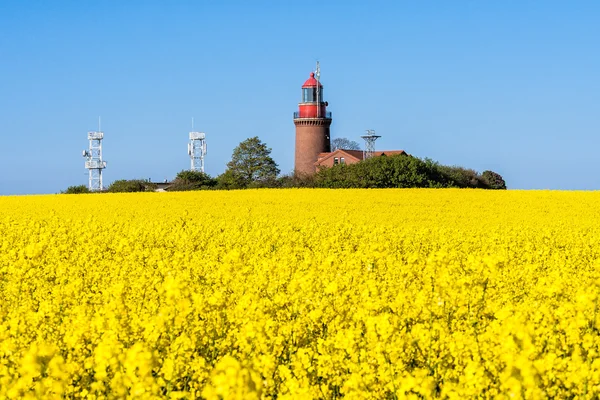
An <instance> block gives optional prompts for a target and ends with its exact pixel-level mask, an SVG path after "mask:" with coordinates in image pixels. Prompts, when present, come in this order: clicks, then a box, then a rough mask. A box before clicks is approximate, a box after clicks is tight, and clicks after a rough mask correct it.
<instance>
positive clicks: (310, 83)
mask: <svg viewBox="0 0 600 400" xmlns="http://www.w3.org/2000/svg"><path fill="white" fill-rule="evenodd" d="M311 87H312V88H314V87H317V80H316V79H315V73H314V72H311V73H310V78H308V79H307V80H306V82H304V85H302V88H311ZM319 87H323V85H322V84H321V82H319Z"/></svg>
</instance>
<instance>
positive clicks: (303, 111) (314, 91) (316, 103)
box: [294, 64, 331, 119]
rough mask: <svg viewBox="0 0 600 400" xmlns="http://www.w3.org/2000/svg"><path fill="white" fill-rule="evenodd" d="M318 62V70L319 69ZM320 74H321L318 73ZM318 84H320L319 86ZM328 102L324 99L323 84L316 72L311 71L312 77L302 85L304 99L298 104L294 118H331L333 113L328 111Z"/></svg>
mask: <svg viewBox="0 0 600 400" xmlns="http://www.w3.org/2000/svg"><path fill="white" fill-rule="evenodd" d="M318 68H319V67H318V64H317V71H318V70H319V69H318ZM317 76H319V75H317ZM317 85H318V86H317ZM327 106H328V104H327V102H326V101H323V85H322V84H321V82H318V81H317V79H316V78H315V73H314V72H311V73H310V78H308V79H307V80H306V82H304V85H302V100H301V101H300V104H299V105H298V111H297V112H295V113H294V119H298V118H327V119H331V113H330V112H328V111H327Z"/></svg>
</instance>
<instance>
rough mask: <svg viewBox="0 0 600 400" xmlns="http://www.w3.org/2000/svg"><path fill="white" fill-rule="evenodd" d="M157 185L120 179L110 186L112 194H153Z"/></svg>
mask: <svg viewBox="0 0 600 400" xmlns="http://www.w3.org/2000/svg"><path fill="white" fill-rule="evenodd" d="M155 189H156V185H154V184H152V183H150V182H148V181H145V180H142V179H130V180H127V179H119V180H116V181H114V182H113V183H111V184H110V186H109V187H108V189H107V191H108V192H111V193H133V192H153V191H154V190H155Z"/></svg>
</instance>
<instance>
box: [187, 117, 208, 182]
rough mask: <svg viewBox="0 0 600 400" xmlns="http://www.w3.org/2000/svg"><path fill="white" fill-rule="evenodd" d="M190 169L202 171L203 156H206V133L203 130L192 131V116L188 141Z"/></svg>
mask: <svg viewBox="0 0 600 400" xmlns="http://www.w3.org/2000/svg"><path fill="white" fill-rule="evenodd" d="M188 155H189V156H190V162H191V170H192V171H200V172H204V156H206V135H205V134H204V132H195V131H194V118H192V132H190V141H189V143H188Z"/></svg>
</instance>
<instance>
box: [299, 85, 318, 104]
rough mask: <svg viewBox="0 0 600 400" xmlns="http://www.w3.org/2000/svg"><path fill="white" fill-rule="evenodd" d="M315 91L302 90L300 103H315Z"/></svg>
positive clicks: (310, 89)
mask: <svg viewBox="0 0 600 400" xmlns="http://www.w3.org/2000/svg"><path fill="white" fill-rule="evenodd" d="M316 92H317V89H316V88H305V89H302V102H303V103H311V102H313V101H317V93H316Z"/></svg>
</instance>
